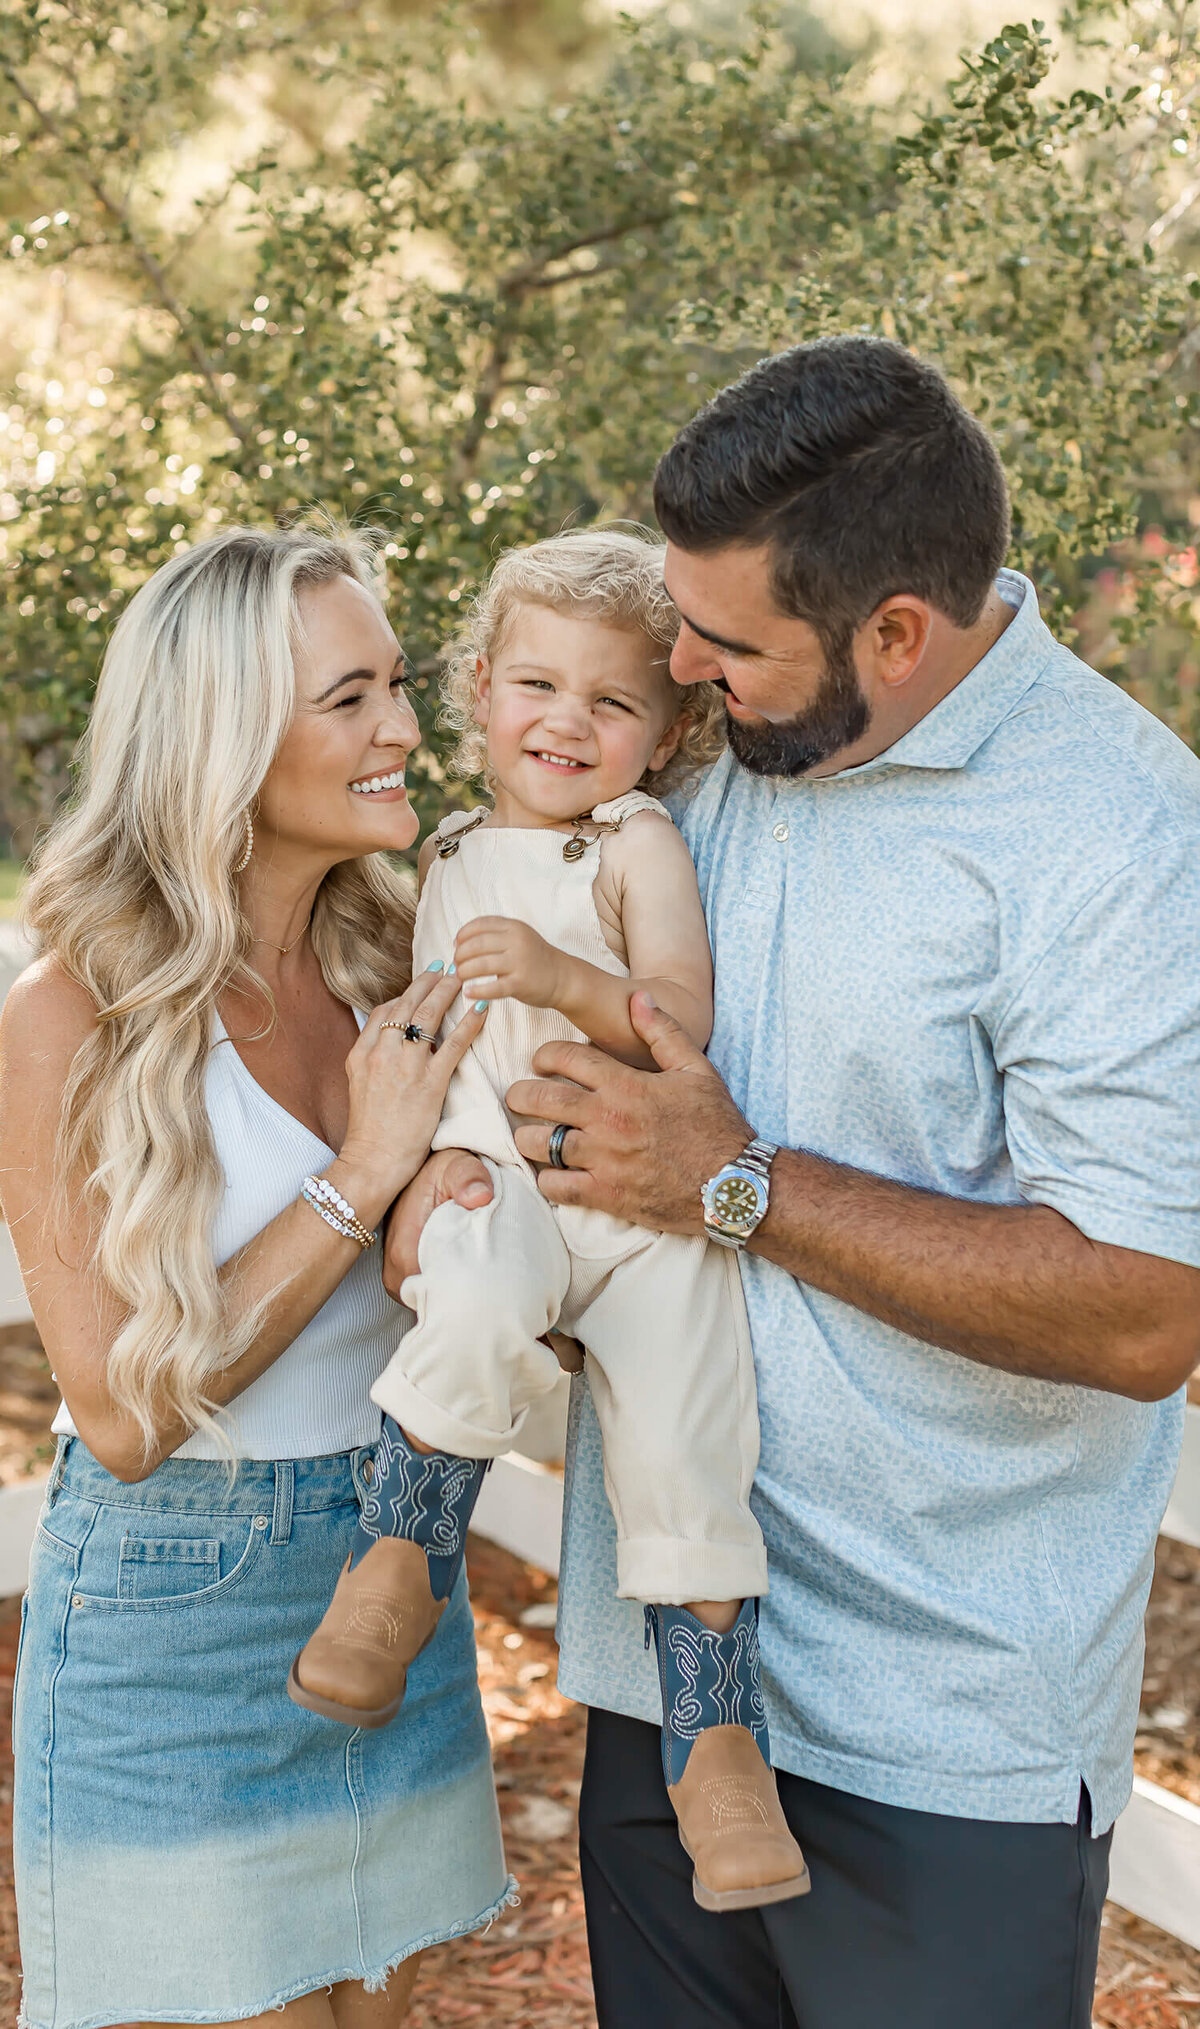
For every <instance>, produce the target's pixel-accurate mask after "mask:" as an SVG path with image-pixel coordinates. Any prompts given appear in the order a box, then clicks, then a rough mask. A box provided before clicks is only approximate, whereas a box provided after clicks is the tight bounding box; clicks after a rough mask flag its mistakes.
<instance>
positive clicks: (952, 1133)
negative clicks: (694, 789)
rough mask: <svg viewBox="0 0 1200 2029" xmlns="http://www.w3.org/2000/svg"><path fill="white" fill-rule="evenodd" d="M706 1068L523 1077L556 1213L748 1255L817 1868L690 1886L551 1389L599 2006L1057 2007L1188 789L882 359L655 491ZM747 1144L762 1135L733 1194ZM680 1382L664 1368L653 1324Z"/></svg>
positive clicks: (1189, 999) (1093, 1704)
mask: <svg viewBox="0 0 1200 2029" xmlns="http://www.w3.org/2000/svg"><path fill="white" fill-rule="evenodd" d="M655 504H656V509H657V513H658V517H659V521H660V523H661V525H662V528H663V529H664V531H665V533H666V536H667V538H668V551H667V560H666V577H667V584H668V588H669V590H670V592H671V594H672V596H673V598H674V600H675V602H676V604H677V606H678V608H679V611H680V614H681V616H682V622H681V628H680V634H679V639H678V643H677V645H676V648H675V650H674V655H673V659H672V664H671V668H672V673H673V675H674V677H675V679H676V681H677V682H678V683H680V684H688V683H694V682H698V681H700V680H702V679H708V680H713V681H716V682H717V683H719V684H720V685H721V686H722V688H723V689H724V691H725V696H726V707H727V711H728V720H729V749H730V751H729V754H728V756H727V757H726V758H725V759H724V760H723V761H722V762H720V763H718V764H717V766H716V767H715V769H713V770H712V772H711V773H710V775H709V776H708V777H707V779H706V780H705V781H704V782H703V783H702V786H701V787H700V789H699V791H698V793H697V794H696V795H695V796H694V797H693V799H692V800H691V801H690V802H688V803H686V804H685V805H683V807H682V808H681V809H680V810H679V811H678V812H677V817H678V821H679V823H680V824H681V826H682V828H683V831H684V835H685V837H686V838H687V841H688V843H689V846H690V847H691V849H692V853H693V856H694V858H695V861H696V865H697V869H698V872H699V876H700V884H701V889H702V893H703V895H704V899H705V905H706V911H707V916H708V925H709V931H710V935H711V939H712V944H713V952H714V957H715V962H716V982H717V1007H716V1023H715V1028H714V1032H713V1037H712V1041H711V1044H710V1047H709V1051H708V1056H707V1058H705V1057H703V1056H701V1055H700V1053H699V1052H698V1051H696V1050H695V1049H694V1048H693V1047H692V1046H691V1044H690V1043H689V1042H688V1041H687V1039H686V1038H685V1037H684V1036H683V1034H682V1032H681V1031H680V1030H679V1028H678V1027H677V1026H676V1025H675V1024H674V1023H673V1022H672V1021H671V1020H670V1019H669V1018H668V1017H667V1016H666V1015H665V1014H663V1013H661V1012H660V1011H659V1010H657V1009H656V1008H655V1007H654V1006H653V1005H652V1004H651V1003H649V1002H647V1001H646V1000H645V999H644V998H641V999H635V1002H634V1011H635V1018H636V1022H637V1025H638V1027H639V1029H640V1031H641V1033H642V1034H643V1036H644V1037H645V1038H646V1040H647V1041H648V1042H649V1043H650V1044H651V1046H652V1048H653V1051H654V1055H655V1057H656V1059H657V1062H658V1064H659V1066H660V1069H659V1071H658V1073H657V1074H655V1073H644V1072H639V1071H636V1070H632V1069H630V1068H628V1067H627V1066H624V1065H621V1064H618V1063H615V1062H614V1061H612V1060H611V1059H609V1058H607V1057H605V1056H603V1055H602V1054H601V1053H600V1052H599V1051H597V1050H594V1049H591V1048H589V1047H587V1046H585V1045H583V1044H579V1045H572V1044H565V1045H556V1046H553V1047H550V1048H547V1049H544V1050H542V1051H541V1052H540V1053H539V1057H538V1059H537V1061H536V1063H535V1070H536V1073H537V1076H536V1077H535V1078H534V1079H531V1080H527V1081H525V1082H523V1083H521V1084H519V1085H517V1086H515V1087H514V1088H513V1090H512V1092H511V1093H510V1095H509V1098H510V1104H511V1105H512V1107H513V1109H514V1111H516V1112H517V1113H520V1114H523V1115H525V1116H527V1118H528V1120H529V1121H530V1123H531V1124H529V1125H526V1126H524V1127H523V1128H522V1129H521V1131H520V1133H519V1134H518V1143H519V1145H520V1147H521V1149H522V1152H523V1153H524V1154H525V1155H526V1156H528V1157H529V1158H531V1159H533V1160H535V1161H537V1162H539V1163H545V1162H546V1160H547V1156H548V1153H549V1137H550V1134H551V1131H552V1128H553V1126H554V1125H555V1124H564V1125H566V1126H567V1127H568V1128H569V1132H568V1133H567V1134H566V1136H565V1139H564V1137H563V1136H562V1135H560V1136H559V1137H558V1142H557V1149H558V1151H559V1152H560V1159H561V1160H563V1161H565V1163H566V1165H567V1167H566V1168H565V1169H564V1168H557V1167H553V1168H546V1169H545V1170H543V1171H542V1173H541V1180H540V1181H541V1188H542V1190H543V1191H544V1193H545V1195H546V1196H547V1197H548V1198H550V1199H552V1200H553V1201H554V1202H556V1203H559V1204H578V1205H590V1206H594V1207H597V1208H599V1209H601V1210H604V1211H608V1212H612V1213H614V1214H616V1215H617V1216H618V1217H619V1218H622V1219H632V1220H635V1221H639V1222H641V1223H642V1224H644V1225H647V1226H650V1227H656V1228H661V1229H664V1230H668V1231H672V1232H677V1233H695V1234H698V1233H702V1232H704V1231H705V1230H706V1229H707V1230H708V1231H709V1233H710V1234H711V1235H712V1236H713V1238H714V1239H716V1240H718V1241H721V1242H724V1243H726V1244H734V1245H736V1246H738V1247H740V1248H742V1249H743V1250H744V1252H743V1274H744V1282H745V1288H746V1296H747V1301H748V1306H749V1312H750V1319H751V1326H752V1333H753V1340H754V1351H755V1361H756V1368H757V1376H758V1389H759V1403H760V1415H761V1425H762V1449H761V1460H760V1465H759V1471H758V1478H757V1482H756V1490H755V1497H754V1506H755V1511H756V1513H757V1515H758V1518H759V1520H760V1522H761V1524H762V1527H763V1531H764V1534H765V1537H766V1541H767V1548H768V1556H769V1561H770V1592H769V1594H768V1596H767V1597H766V1599H765V1600H764V1601H763V1605H762V1613H761V1640H762V1651H763V1659H764V1679H765V1685H766V1690H767V1697H768V1711H769V1718H770V1729H771V1739H772V1743H773V1747H774V1759H775V1763H776V1766H777V1770H778V1782H779V1790H780V1795H781V1798H782V1800H783V1805H784V1809H785V1812H786V1814H787V1817H788V1820H789V1822H790V1824H791V1826H792V1829H793V1830H794V1832H795V1834H796V1836H797V1838H798V1839H799V1841H800V1843H801V1845H802V1846H803V1848H804V1851H805V1853H806V1855H807V1858H808V1863H809V1867H810V1870H811V1877H812V1892H811V1894H810V1895H808V1896H807V1897H805V1898H804V1899H802V1900H792V1901H787V1902H782V1903H779V1904H777V1905H775V1906H773V1907H769V1908H766V1909H762V1910H753V1911H744V1912H741V1913H738V1914H725V1915H711V1914H707V1913H705V1912H704V1911H703V1910H701V1909H699V1908H697V1907H696V1906H695V1904H694V1903H693V1902H692V1900H691V1871H692V1870H691V1864H690V1862H689V1861H688V1859H687V1856H686V1855H685V1853H684V1852H683V1850H682V1848H681V1846H680V1843H679V1839H678V1836H677V1833H676V1829H675V1823H674V1818H673V1814H672V1811H671V1807H670V1803H669V1801H668V1798H667V1794H666V1788H665V1785H664V1778H663V1771H662V1767H661V1764H660V1759H659V1749H658V1724H659V1719H660V1693H659V1686H658V1680H657V1676H656V1673H655V1671H654V1669H653V1666H652V1659H651V1658H650V1657H649V1656H648V1655H647V1654H646V1653H645V1651H644V1649H643V1642H642V1625H641V1612H640V1609H637V1608H635V1607H633V1606H628V1605H625V1604H622V1603H617V1602H615V1560H614V1554H613V1547H614V1536H613V1526H612V1520H611V1516H610V1514H609V1512H608V1506H607V1503H606V1500H605V1496H604V1488H603V1479H602V1473H601V1461H600V1453H599V1438H598V1432H597V1426H596V1421H595V1418H594V1415H593V1414H592V1411H591V1408H590V1405H589V1402H588V1398H587V1389H586V1381H583V1382H579V1383H577V1384H576V1400H575V1404H574V1414H573V1422H572V1437H571V1461H570V1473H569V1483H568V1493H567V1522H566V1535H565V1543H564V1553H563V1567H562V1577H561V1588H560V1599H561V1607H560V1639H561V1644H562V1678H561V1681H562V1685H563V1688H564V1690H565V1691H566V1692H567V1693H569V1695H571V1696H572V1697H575V1698H578V1699H581V1700H582V1701H584V1702H585V1703H586V1704H588V1706H589V1707H590V1708H591V1709H590V1714H589V1729H588V1749H587V1763H586V1772H585V1777H584V1784H583V1796H582V1802H581V1851H582V1866H583V1880H584V1886H585V1890H586V1896H587V1912H588V1927H589V1937H590V1942H591V1950H592V1961H593V1968H594V1974H595V1986H596V2000H597V2013H598V2018H599V2022H600V2025H601V2029H643V2025H645V2029H966V2025H968V2024H969V2025H970V2029H1087V2025H1088V2024H1089V2023H1090V2020H1091V1996H1092V1989H1093V1984H1094V1975H1095V1964H1096V1952H1097V1940H1098V1932H1099V1924H1100V1913H1101V1907H1102V1904H1103V1899H1104V1893H1105V1886H1106V1879H1107V1857H1108V1844H1109V1838H1110V1834H1111V1826H1112V1822H1113V1819H1114V1817H1115V1816H1116V1814H1117V1813H1118V1812H1119V1811H1120V1809H1121V1808H1122V1806H1123V1804H1124V1803H1125V1801H1126V1799H1127V1797H1128V1795H1129V1790H1130V1770H1131V1750H1132V1742H1133V1732H1134V1725H1135V1718H1136V1713H1137V1708H1138V1691H1139V1677H1140V1661H1141V1652H1142V1635H1141V1623H1142V1612H1143V1608H1144V1605H1145V1600H1146V1593H1147V1588H1148V1585H1149V1579H1150V1572H1151V1563H1152V1553H1153V1547H1154V1540H1155V1535H1156V1532H1157V1529H1158V1524H1159V1521H1160V1519H1161V1517H1162V1513H1163V1509H1164V1505H1165V1503H1166V1500H1167V1496H1168V1493H1169V1490H1170V1487H1171V1482H1172V1476H1173V1472H1174V1468H1175V1463H1176V1459H1177V1455H1178V1450H1179V1443H1180V1435H1181V1429H1182V1419H1183V1392H1182V1391H1183V1384H1184V1382H1185V1379H1186V1377H1187V1375H1188V1374H1189V1373H1190V1372H1191V1370H1192V1368H1193V1367H1194V1365H1195V1364H1196V1361H1197V1359H1198V1357H1200V762H1198V761H1197V760H1196V759H1195V758H1194V757H1193V756H1192V755H1191V754H1190V753H1188V752H1187V751H1186V750H1185V748H1184V747H1183V746H1182V745H1181V743H1180V742H1179V741H1178V740H1177V739H1176V738H1175V737H1174V735H1173V734H1172V733H1171V732H1169V731H1168V730H1167V729H1166V727H1164V726H1163V725H1161V724H1159V723H1158V722H1157V721H1156V720H1155V719H1153V718H1152V717H1151V716H1150V714H1149V713H1147V712H1145V711H1143V710H1142V709H1141V707H1140V706H1139V705H1137V704H1135V703H1134V702H1133V701H1132V700H1131V699H1130V698H1129V697H1127V696H1126V695H1124V693H1122V692H1121V691H1120V690H1118V689H1117V688H1116V687H1115V686H1114V685H1112V684H1110V683H1109V682H1107V681H1106V680H1104V679H1103V678H1102V677H1100V676H1098V675H1096V674H1095V673H1094V672H1093V671H1092V670H1090V669H1088V668H1087V667H1085V665H1084V664H1083V663H1082V662H1080V661H1079V660H1077V658H1076V657H1075V656H1074V655H1073V654H1071V653H1070V652H1069V651H1068V650H1067V649H1066V648H1064V647H1062V646H1061V645H1060V644H1059V643H1058V642H1056V641H1055V639H1054V637H1053V636H1052V634H1051V633H1050V632H1049V630H1048V629H1047V627H1046V626H1045V624H1044V622H1043V621H1042V619H1041V618H1040V616H1039V613H1038V605H1037V595H1036V593H1035V590H1034V587H1033V585H1032V584H1031V583H1030V582H1029V581H1028V579H1026V578H1024V577H1022V576H1020V575H1019V574H1018V573H1016V572H1014V571H1011V570H1005V569H1003V568H1002V564H1003V559H1004V556H1005V553H1006V550H1007V547H1008V541H1009V517H1008V501H1007V492H1006V488H1005V483H1004V477H1003V473H1002V471H1001V467H1000V464H999V461H998V458H997V456H996V453H995V450H994V448H993V446H992V445H991V443H990V441H989V439H988V437H987V435H986V433H985V431H984V430H983V429H982V428H981V427H980V425H979V424H978V423H977V422H976V421H975V420H974V419H973V418H972V417H971V416H970V415H969V414H968V413H967V411H966V410H965V409H964V408H963V407H962V405H961V403H960V402H959V401H958V400H957V399H956V397H955V396H954V394H953V393H952V392H951V390H950V388H949V387H948V386H947V384H946V382H945V380H944V379H943V378H942V376H941V375H940V373H939V372H938V371H937V370H936V369H935V368H934V367H933V366H931V365H929V364H927V363H924V362H922V361H920V360H918V359H915V358H913V357H912V356H911V355H910V354H909V353H907V352H906V351H904V350H903V349H901V348H900V347H899V346H895V345H891V344H888V343H886V342H884V341H880V340H875V339H871V338H865V337H844V338H837V339H833V340H829V341H822V342H820V343H817V344H813V345H803V346H799V347H797V348H796V349H795V350H794V351H791V352H786V353H784V354H782V355H781V356H779V357H776V358H773V359H769V360H766V361H764V362H762V363H761V364H760V365H759V366H757V367H755V368H754V369H753V371H752V372H750V373H748V374H747V375H746V376H745V377H744V378H743V379H742V380H740V381H738V382H737V383H736V384H735V385H734V386H732V387H729V388H726V389H725V390H724V392H723V393H721V394H719V395H718V396H717V397H716V399H715V400H714V401H712V402H711V403H710V404H709V406H708V407H707V408H706V409H704V410H703V411H702V412H701V413H700V414H699V415H698V416H696V417H695V418H694V420H693V421H692V422H690V423H689V424H688V425H687V427H686V428H685V429H684V430H683V431H682V433H681V434H680V436H679V437H678V439H677V440H676V442H675V443H674V444H673V445H672V447H671V448H670V450H669V451H668V452H667V453H666V455H665V457H664V458H663V459H662V462H661V464H660V466H659V468H658V473H657V479H656V486H655ZM755 1137H761V1138H763V1139H765V1140H766V1141H767V1142H768V1143H772V1144H775V1143H777V1144H779V1146H778V1152H777V1153H775V1154H774V1155H773V1157H771V1159H770V1160H769V1166H768V1167H767V1169H766V1173H765V1175H764V1174H763V1168H762V1165H761V1164H760V1165H759V1168H758V1169H757V1170H756V1169H755V1167H754V1164H753V1163H750V1164H746V1163H744V1162H743V1156H744V1154H745V1152H746V1151H747V1149H748V1146H749V1144H750V1143H751V1142H752V1141H754V1139H755ZM662 1358H663V1359H664V1360H669V1359H670V1358H671V1347H670V1346H669V1345H664V1346H663V1348H662Z"/></svg>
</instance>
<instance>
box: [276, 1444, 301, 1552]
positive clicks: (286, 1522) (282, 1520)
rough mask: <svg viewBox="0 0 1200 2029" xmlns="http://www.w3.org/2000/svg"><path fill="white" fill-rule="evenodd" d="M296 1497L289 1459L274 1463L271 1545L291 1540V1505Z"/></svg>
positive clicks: (293, 1475)
mask: <svg viewBox="0 0 1200 2029" xmlns="http://www.w3.org/2000/svg"><path fill="white" fill-rule="evenodd" d="M295 1495H296V1468H295V1466H294V1465H293V1464H292V1461H291V1459H290V1458H277V1459H276V1461H275V1510H274V1513H273V1514H272V1516H271V1535H270V1541H271V1542H272V1543H290V1542H291V1540H292V1503H293V1501H294V1500H295Z"/></svg>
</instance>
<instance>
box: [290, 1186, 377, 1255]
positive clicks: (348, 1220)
mask: <svg viewBox="0 0 1200 2029" xmlns="http://www.w3.org/2000/svg"><path fill="white" fill-rule="evenodd" d="M300 1195H301V1197H302V1198H303V1199H304V1202H305V1204H306V1205H311V1206H312V1208H313V1211H314V1212H316V1213H318V1214H319V1216H320V1217H321V1218H322V1219H324V1221H325V1224H326V1225H327V1226H332V1227H333V1230H334V1232H335V1233H340V1234H341V1235H342V1237H343V1239H346V1240H357V1242H358V1244H359V1246H360V1247H362V1248H367V1247H372V1246H374V1244H375V1235H374V1233H372V1231H371V1229H370V1227H369V1226H364V1225H363V1222H362V1220H361V1219H360V1218H359V1216H358V1213H357V1212H356V1211H355V1209H354V1207H353V1205H352V1204H351V1203H350V1202H349V1200H348V1199H346V1198H344V1197H343V1196H342V1194H341V1192H340V1191H335V1190H334V1187H333V1185H332V1184H331V1183H330V1181H329V1178H328V1177H305V1179H304V1182H303V1183H302V1184H301V1186H300Z"/></svg>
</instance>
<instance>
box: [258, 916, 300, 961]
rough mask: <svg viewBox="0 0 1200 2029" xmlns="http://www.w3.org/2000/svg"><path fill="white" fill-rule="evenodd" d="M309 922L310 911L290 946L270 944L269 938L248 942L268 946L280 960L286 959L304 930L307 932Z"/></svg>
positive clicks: (259, 938)
mask: <svg viewBox="0 0 1200 2029" xmlns="http://www.w3.org/2000/svg"><path fill="white" fill-rule="evenodd" d="M311 922H312V910H311V909H310V910H309V912H308V914H307V916H306V917H305V919H304V923H303V926H302V928H301V929H300V931H299V932H298V934H297V935H296V936H295V937H293V939H292V941H291V943H290V944H272V943H271V940H270V938H269V937H252V938H251V939H250V942H251V943H252V944H267V945H270V948H271V950H272V951H278V953H279V955H280V957H281V958H286V957H287V955H288V952H289V951H294V950H295V949H296V946H297V944H298V943H299V942H300V939H301V937H303V935H304V932H305V930H307V928H308V926H309V924H310V923H311Z"/></svg>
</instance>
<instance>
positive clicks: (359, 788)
mask: <svg viewBox="0 0 1200 2029" xmlns="http://www.w3.org/2000/svg"><path fill="white" fill-rule="evenodd" d="M350 787H351V789H352V791H353V792H354V794H355V795H356V796H371V797H376V798H378V799H379V801H380V802H386V803H395V802H397V801H398V799H399V798H400V797H401V796H407V794H408V791H407V789H406V788H405V786H404V770H403V768H393V769H392V771H391V773H390V774H387V775H360V776H359V778H358V780H357V781H356V782H352V783H351V784H350Z"/></svg>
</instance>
